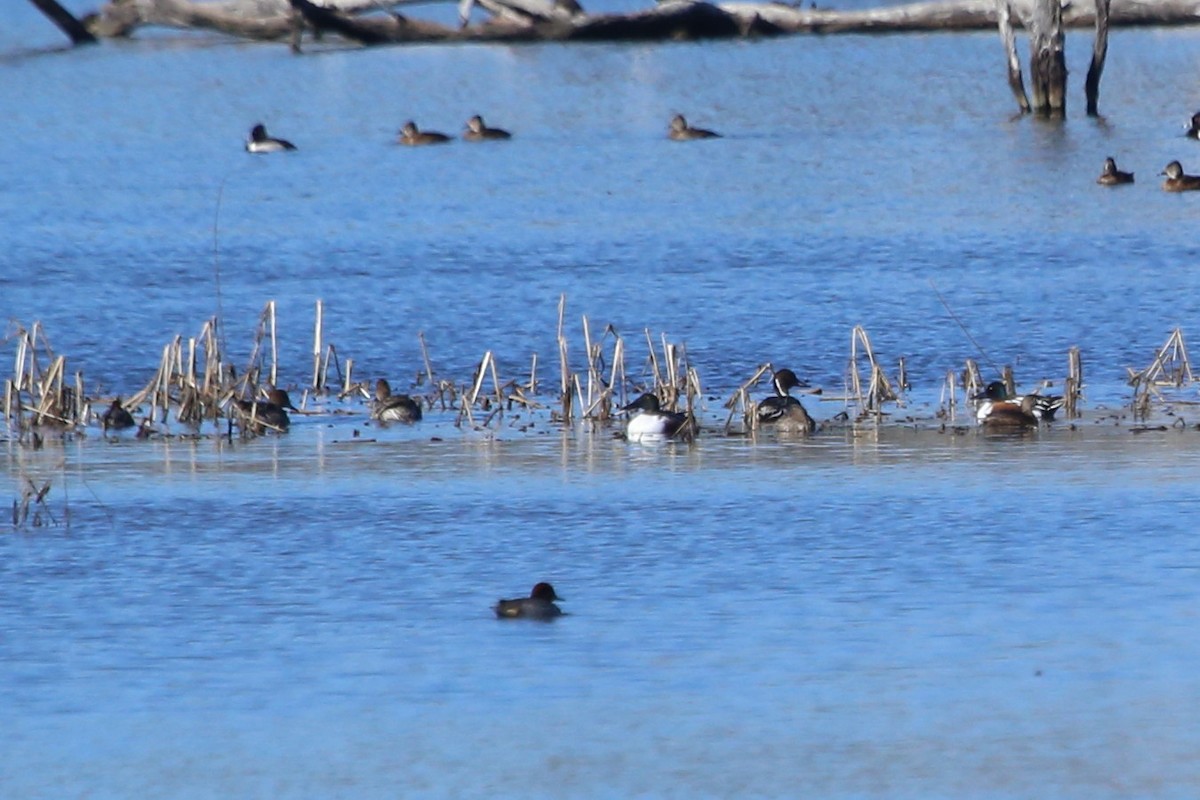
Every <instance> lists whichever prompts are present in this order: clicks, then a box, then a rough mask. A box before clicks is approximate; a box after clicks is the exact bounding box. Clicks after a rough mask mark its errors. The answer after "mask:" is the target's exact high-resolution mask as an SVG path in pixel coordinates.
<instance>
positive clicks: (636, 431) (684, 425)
mask: <svg viewBox="0 0 1200 800" xmlns="http://www.w3.org/2000/svg"><path fill="white" fill-rule="evenodd" d="M621 410H622V411H635V412H637V413H635V414H634V415H633V417H632V418H631V419H630V420H629V422H628V424H626V426H625V438H626V439H628V440H629V441H631V442H665V441H666V440H668V439H673V438H675V437H676V436H679V435H680V434H684V433H688V432H694V427H693V423H692V422H691V420H690V419H689V417H688V415H687V414H680V413H677V412H674V411H663V410H662V407H661V406H660V405H659V402H658V397H657V396H656V395H653V394H644V395H642V396H641V397H639V398H638V399H637V400H634V401H633V402H632V403H630V404H629V405H627V406H625V407H624V408H622V409H621Z"/></svg>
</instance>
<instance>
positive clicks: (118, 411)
mask: <svg viewBox="0 0 1200 800" xmlns="http://www.w3.org/2000/svg"><path fill="white" fill-rule="evenodd" d="M100 424H101V426H103V428H104V430H106V431H107V430H114V431H121V430H125V429H127V428H132V427H133V426H134V425H136V424H137V423H135V422H134V421H133V415H132V414H130V413H129V412H128V411H126V410H125V406H123V405H121V398H119V397H118V398H117V399H115V400H113V401H112V405H111V406H109V407H108V409H107V410H106V411H105V412H104V415H103V416H101V417H100Z"/></svg>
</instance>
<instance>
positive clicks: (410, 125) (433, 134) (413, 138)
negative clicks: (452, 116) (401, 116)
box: [396, 120, 450, 147]
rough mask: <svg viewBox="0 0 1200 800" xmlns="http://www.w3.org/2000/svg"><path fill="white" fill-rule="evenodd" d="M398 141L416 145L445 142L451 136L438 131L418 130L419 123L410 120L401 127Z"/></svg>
mask: <svg viewBox="0 0 1200 800" xmlns="http://www.w3.org/2000/svg"><path fill="white" fill-rule="evenodd" d="M396 141H397V142H399V143H400V144H404V145H408V146H409V147H416V146H418V145H422V144H444V143H446V142H448V141H450V137H449V136H447V135H446V134H444V133H438V132H437V131H422V130H418V129H417V123H415V122H412V121H411V120H410V121H408V122H406V123H404V127H403V128H401V129H400V138H399V139H397V140H396Z"/></svg>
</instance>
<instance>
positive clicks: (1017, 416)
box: [972, 381, 1063, 429]
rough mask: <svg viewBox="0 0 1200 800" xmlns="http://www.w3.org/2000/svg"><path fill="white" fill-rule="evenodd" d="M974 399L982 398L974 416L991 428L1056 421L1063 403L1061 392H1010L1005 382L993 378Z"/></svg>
mask: <svg viewBox="0 0 1200 800" xmlns="http://www.w3.org/2000/svg"><path fill="white" fill-rule="evenodd" d="M972 399H973V400H982V401H983V402H982V403H980V404H979V408H978V409H977V410H976V412H975V418H976V419H977V420H979V423H980V424H981V425H984V426H986V427H989V428H1006V429H1012V428H1036V427H1037V426H1038V423H1040V422H1050V421H1051V420H1053V419H1054V413H1055V412H1056V411H1058V409H1060V408H1062V405H1063V399H1062V397H1060V396H1058V395H1049V394H1048V395H1041V394H1027V395H1010V394H1009V393H1008V389H1007V387H1005V385H1004V382H1003V381H992V382H991V383H989V384H988V385H987V387H986V388H984V390H983V391H982V392H980V393H979V394H977V395H975V396H974V397H973V398H972Z"/></svg>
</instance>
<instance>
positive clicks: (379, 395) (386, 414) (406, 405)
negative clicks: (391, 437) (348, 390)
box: [371, 378, 421, 424]
mask: <svg viewBox="0 0 1200 800" xmlns="http://www.w3.org/2000/svg"><path fill="white" fill-rule="evenodd" d="M371 416H372V417H374V418H375V419H377V420H379V421H380V422H406V423H409V424H411V423H414V422H417V421H419V420H420V419H421V404H420V403H418V402H417V401H416V400H413V399H412V398H411V397H409V396H408V395H406V394H392V386H391V384H389V383H388V382H387V380H386V379H384V378H380V379H379V380H377V381H375V408H374V409H373V410H372V411H371Z"/></svg>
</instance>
